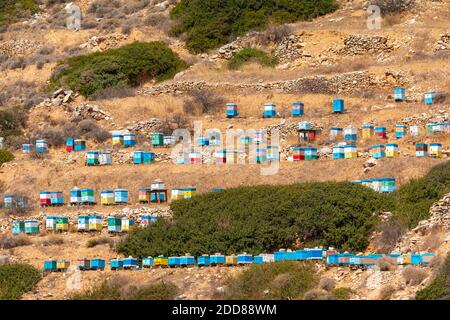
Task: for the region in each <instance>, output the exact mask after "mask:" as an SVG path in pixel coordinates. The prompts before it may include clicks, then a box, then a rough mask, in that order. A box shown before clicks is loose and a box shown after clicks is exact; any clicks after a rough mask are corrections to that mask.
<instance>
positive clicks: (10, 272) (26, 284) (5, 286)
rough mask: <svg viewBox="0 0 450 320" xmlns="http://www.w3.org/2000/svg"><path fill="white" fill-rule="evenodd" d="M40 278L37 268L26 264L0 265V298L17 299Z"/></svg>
mask: <svg viewBox="0 0 450 320" xmlns="http://www.w3.org/2000/svg"><path fill="white" fill-rule="evenodd" d="M40 279H41V276H40V273H39V270H37V269H36V268H34V267H33V266H30V265H28V264H6V265H2V266H0V300H17V299H20V298H21V297H22V295H23V294H24V293H26V292H28V291H30V290H32V289H33V288H34V287H35V286H36V284H37V283H38V282H39V280H40Z"/></svg>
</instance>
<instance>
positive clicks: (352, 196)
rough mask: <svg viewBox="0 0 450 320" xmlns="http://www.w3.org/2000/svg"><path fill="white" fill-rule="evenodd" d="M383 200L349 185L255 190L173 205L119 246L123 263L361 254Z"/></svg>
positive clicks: (387, 202)
mask: <svg viewBox="0 0 450 320" xmlns="http://www.w3.org/2000/svg"><path fill="white" fill-rule="evenodd" d="M390 199H391V198H390V197H389V196H386V195H383V194H379V193H376V192H374V191H372V190H370V189H368V188H365V187H362V186H358V185H353V184H351V183H335V182H329V183H305V184H293V185H287V186H256V187H245V188H236V189H229V190H225V191H223V192H219V193H208V194H204V195H199V196H197V197H194V198H192V199H190V200H181V201H176V202H174V203H172V206H171V208H172V211H173V220H172V221H171V222H169V221H165V220H163V219H160V220H158V221H157V222H156V223H155V224H154V225H152V226H150V227H148V228H144V229H139V230H137V231H136V232H134V233H133V234H131V235H130V236H129V237H128V239H127V240H125V241H124V242H122V243H121V244H120V245H119V251H120V252H122V253H124V254H125V255H133V256H139V257H144V256H155V255H159V254H166V255H178V254H184V253H186V252H190V253H191V254H194V255H201V254H204V253H210V254H212V253H214V252H222V253H228V254H230V253H239V252H242V251H246V252H250V253H261V252H272V251H274V250H276V249H279V248H292V247H293V246H295V243H296V242H297V241H298V240H300V241H301V242H302V243H303V244H305V245H324V246H335V247H338V248H339V249H343V250H362V249H364V248H365V247H366V246H367V244H368V241H367V235H368V233H369V232H370V231H371V230H372V228H373V226H374V224H375V223H376V222H377V218H376V216H374V215H373V213H374V212H376V211H378V210H381V209H382V208H386V209H389V208H391V207H392V204H391V201H390Z"/></svg>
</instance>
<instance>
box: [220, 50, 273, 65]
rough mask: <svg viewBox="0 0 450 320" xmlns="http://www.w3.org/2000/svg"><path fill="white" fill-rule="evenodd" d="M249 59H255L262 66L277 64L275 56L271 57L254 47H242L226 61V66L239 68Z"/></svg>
mask: <svg viewBox="0 0 450 320" xmlns="http://www.w3.org/2000/svg"><path fill="white" fill-rule="evenodd" d="M251 61H256V62H258V63H259V64H260V65H262V66H264V67H274V66H276V65H277V64H278V60H277V59H276V58H275V57H271V56H270V55H268V54H267V53H265V52H264V51H261V50H258V49H255V48H244V49H242V50H240V51H239V52H236V53H235V54H234V55H233V57H232V58H231V59H230V61H229V62H228V68H230V69H234V70H236V69H239V68H240V67H241V66H242V65H243V64H245V63H247V62H251Z"/></svg>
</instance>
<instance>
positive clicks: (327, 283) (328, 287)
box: [319, 278, 336, 291]
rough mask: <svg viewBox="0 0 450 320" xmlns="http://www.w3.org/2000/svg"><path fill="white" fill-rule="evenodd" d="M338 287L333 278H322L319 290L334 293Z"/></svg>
mask: <svg viewBox="0 0 450 320" xmlns="http://www.w3.org/2000/svg"><path fill="white" fill-rule="evenodd" d="M335 286H336V281H334V279H331V278H322V279H320V281H319V288H320V289H322V290H325V291H332V290H333V289H334V287H335Z"/></svg>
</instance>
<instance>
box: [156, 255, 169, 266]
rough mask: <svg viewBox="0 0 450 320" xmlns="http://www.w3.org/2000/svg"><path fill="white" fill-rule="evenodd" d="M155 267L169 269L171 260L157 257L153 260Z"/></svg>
mask: <svg viewBox="0 0 450 320" xmlns="http://www.w3.org/2000/svg"><path fill="white" fill-rule="evenodd" d="M153 265H154V266H155V267H167V266H168V265H169V259H168V258H165V257H156V258H155V259H153Z"/></svg>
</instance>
